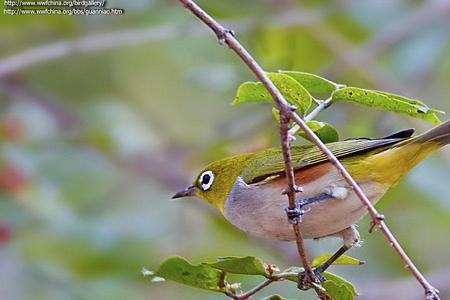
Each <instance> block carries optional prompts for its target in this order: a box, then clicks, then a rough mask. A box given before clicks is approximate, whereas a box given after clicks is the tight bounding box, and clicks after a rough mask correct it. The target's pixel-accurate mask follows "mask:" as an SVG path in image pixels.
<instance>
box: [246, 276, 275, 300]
mask: <svg viewBox="0 0 450 300" xmlns="http://www.w3.org/2000/svg"><path fill="white" fill-rule="evenodd" d="M278 280H279V279H274V278H269V279H267V280H266V281H263V282H261V283H260V284H258V285H257V286H255V287H254V288H252V289H251V290H249V291H248V292H246V293H243V294H242V295H239V297H238V298H237V300H247V299H249V298H250V297H251V296H253V295H254V294H256V293H257V292H259V291H260V290H262V289H263V288H265V287H266V286H268V285H269V284H271V283H272V282H275V281H278Z"/></svg>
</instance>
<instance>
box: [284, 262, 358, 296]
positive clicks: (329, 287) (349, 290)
mask: <svg viewBox="0 0 450 300" xmlns="http://www.w3.org/2000/svg"><path fill="white" fill-rule="evenodd" d="M303 271H304V269H303V268H300V267H290V268H288V269H286V270H284V271H283V273H295V274H297V273H301V272H303ZM323 276H325V278H326V279H327V281H326V282H323V283H322V287H323V288H325V290H326V291H327V294H329V295H330V297H332V298H333V300H344V299H345V300H347V299H353V298H354V297H356V296H357V295H358V292H357V291H356V288H355V287H354V286H353V284H352V283H350V282H349V281H347V280H345V279H344V278H342V277H340V276H337V275H335V274H333V273H330V272H323ZM286 279H287V280H290V281H293V282H295V283H297V280H298V276H297V275H292V276H287V277H286Z"/></svg>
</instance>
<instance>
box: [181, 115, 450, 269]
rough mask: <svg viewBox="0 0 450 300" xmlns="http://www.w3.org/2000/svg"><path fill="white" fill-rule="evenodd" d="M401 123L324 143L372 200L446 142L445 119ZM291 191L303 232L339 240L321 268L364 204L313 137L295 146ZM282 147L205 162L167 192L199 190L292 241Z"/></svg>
mask: <svg viewBox="0 0 450 300" xmlns="http://www.w3.org/2000/svg"><path fill="white" fill-rule="evenodd" d="M413 133H414V130H413V129H406V130H403V131H400V132H398V133H395V134H393V135H391V136H388V137H385V138H379V139H368V138H360V139H350V140H346V141H341V142H335V143H329V144H327V147H328V148H329V149H330V150H331V151H332V152H333V154H334V155H335V156H336V157H337V158H338V159H339V160H340V161H341V162H342V164H343V165H344V167H345V168H346V169H347V170H348V172H349V173H350V174H351V175H352V177H353V178H354V179H355V180H356V181H357V182H358V184H359V185H360V187H361V188H362V190H363V191H364V193H365V194H366V196H367V197H368V199H369V200H370V201H371V202H372V203H373V204H375V203H376V202H377V201H378V200H379V199H380V198H381V197H382V196H383V195H384V194H385V193H386V191H387V190H388V189H389V188H390V187H392V186H393V185H395V184H396V183H397V182H398V181H399V179H400V178H401V177H402V176H403V175H404V174H406V173H407V172H409V171H410V170H411V169H412V168H413V167H414V166H416V165H417V164H418V163H419V162H421V161H422V160H424V159H425V158H426V157H427V156H428V155H429V154H430V153H432V152H433V151H435V150H437V149H439V148H440V147H442V146H444V145H447V144H449V143H450V121H447V122H445V123H443V124H441V125H439V126H437V127H435V128H433V129H431V130H429V131H428V132H425V133H423V134H422V135H419V136H416V137H411V136H412V134H413ZM291 152H292V163H293V166H294V171H295V181H296V183H297V184H298V185H299V186H301V187H302V192H299V193H297V194H296V196H297V202H298V206H299V207H300V208H301V209H302V212H304V215H303V216H302V223H301V227H300V228H301V231H302V235H303V237H304V238H306V239H318V238H323V237H328V236H337V237H341V238H342V239H343V246H342V247H341V248H340V249H339V250H338V251H337V252H336V254H335V255H333V256H332V257H331V258H330V259H329V261H328V262H326V263H325V264H324V265H323V266H321V267H319V268H318V269H317V270H316V271H318V273H320V272H321V271H324V270H325V269H326V268H327V267H328V266H329V265H331V263H332V262H333V261H334V260H336V259H337V258H338V257H339V256H340V255H342V254H343V253H344V252H345V251H347V250H348V249H350V248H351V247H353V246H355V245H357V244H358V243H359V241H360V236H359V233H358V231H357V230H356V227H355V226H354V224H355V223H356V222H358V221H359V220H360V219H361V218H362V217H363V216H364V215H365V214H366V213H367V209H366V208H365V206H364V205H363V203H362V202H361V201H360V200H359V198H358V197H357V196H356V195H355V193H354V192H353V191H352V189H351V188H350V187H349V185H348V184H347V182H346V181H345V180H344V179H343V177H342V176H341V175H340V174H339V173H338V171H337V169H336V168H335V167H334V166H333V165H332V164H331V163H330V162H329V161H328V158H327V156H326V155H325V154H323V153H322V152H321V151H320V150H319V148H317V147H316V146H314V145H308V146H293V147H292V148H291ZM284 168H285V165H284V160H283V153H282V150H281V149H280V148H271V149H266V150H261V151H258V152H254V153H246V154H240V155H236V156H232V157H227V158H224V159H222V160H219V161H215V162H213V163H210V164H209V165H207V166H206V167H205V168H204V169H203V170H202V171H201V172H200V174H199V175H198V176H197V178H196V179H195V181H194V183H193V184H192V185H191V186H189V187H188V188H186V189H184V190H182V191H180V192H178V193H177V194H175V195H174V196H173V198H180V197H186V196H197V197H199V198H201V199H203V200H205V201H206V202H208V203H210V204H212V205H213V206H215V207H216V208H218V209H219V210H220V211H221V212H222V214H223V215H224V217H225V218H226V219H227V220H228V221H229V222H230V223H231V224H233V225H235V226H236V227H238V228H239V229H241V230H243V231H245V232H247V233H249V234H251V235H254V236H257V237H262V238H267V239H275V240H285V241H291V240H294V239H295V235H294V231H293V230H292V226H290V224H289V222H288V219H287V217H286V213H285V208H286V206H287V199H286V196H283V195H282V193H283V191H284V190H285V188H286V186H287V180H286V176H285V171H284Z"/></svg>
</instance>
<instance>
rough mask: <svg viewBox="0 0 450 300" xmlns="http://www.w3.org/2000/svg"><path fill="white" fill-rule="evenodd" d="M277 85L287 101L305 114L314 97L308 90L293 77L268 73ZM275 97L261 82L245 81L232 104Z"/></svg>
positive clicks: (268, 100) (265, 100)
mask: <svg viewBox="0 0 450 300" xmlns="http://www.w3.org/2000/svg"><path fill="white" fill-rule="evenodd" d="M267 76H268V77H269V78H270V80H272V82H273V83H274V84H275V86H276V87H277V88H278V89H279V90H280V92H281V94H282V95H283V96H284V97H285V99H286V101H288V102H289V103H291V104H293V105H295V106H296V107H297V109H298V112H299V114H300V115H304V114H305V112H306V111H307V110H308V108H309V107H310V106H311V102H312V98H311V95H310V94H309V93H308V91H307V90H306V89H305V88H304V87H303V86H302V85H301V84H300V83H298V82H297V81H296V80H295V79H293V78H292V77H290V76H288V75H285V74H279V73H267ZM272 101H273V98H272V96H271V95H270V93H269V91H267V89H266V87H265V86H264V85H263V84H262V83H261V82H244V83H243V84H241V85H240V86H239V89H238V91H237V95H236V98H235V99H234V100H233V102H232V105H237V104H240V103H245V102H272Z"/></svg>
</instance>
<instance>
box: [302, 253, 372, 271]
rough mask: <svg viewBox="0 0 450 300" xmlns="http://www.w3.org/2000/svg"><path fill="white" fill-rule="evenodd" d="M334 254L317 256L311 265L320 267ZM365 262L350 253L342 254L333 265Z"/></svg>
mask: <svg viewBox="0 0 450 300" xmlns="http://www.w3.org/2000/svg"><path fill="white" fill-rule="evenodd" d="M331 256H332V254H329V253H327V254H322V255H319V256H317V257H316V258H315V259H314V260H313V262H312V263H311V267H313V268H315V267H318V266H320V265H323V264H324V263H325V262H326V261H327V260H328V259H329V258H330V257H331ZM362 264H364V262H363V261H361V260H359V259H357V258H354V257H351V256H348V255H342V256H340V257H339V258H338V259H337V260H336V261H334V262H333V265H355V266H359V265H362Z"/></svg>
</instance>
